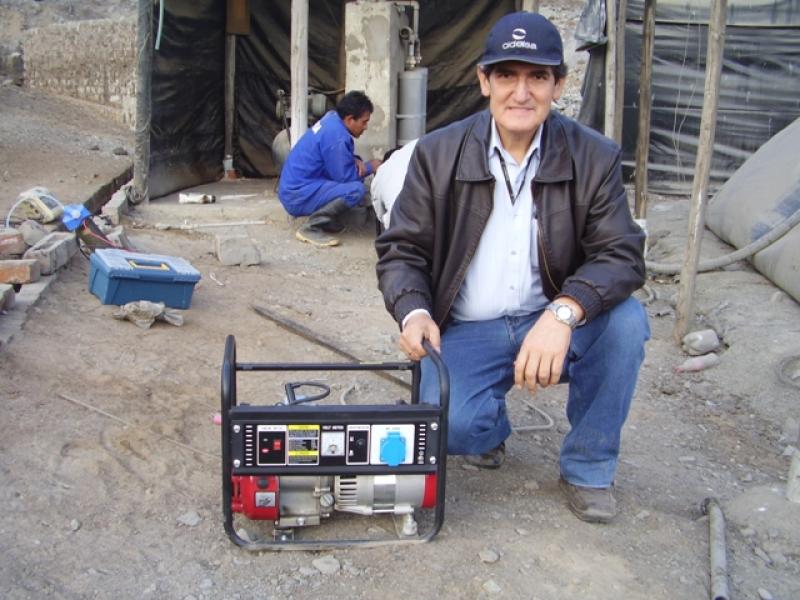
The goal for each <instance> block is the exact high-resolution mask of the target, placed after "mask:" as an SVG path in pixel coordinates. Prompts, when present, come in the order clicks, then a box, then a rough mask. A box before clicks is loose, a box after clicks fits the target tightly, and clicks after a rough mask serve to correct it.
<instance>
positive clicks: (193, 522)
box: [178, 510, 203, 527]
mask: <svg viewBox="0 0 800 600" xmlns="http://www.w3.org/2000/svg"><path fill="white" fill-rule="evenodd" d="M202 520H203V517H201V516H200V515H199V514H198V513H197V511H195V510H190V511H189V512H185V513H183V514H182V515H181V516H180V517H178V523H180V524H181V525H186V526H187V527H196V526H197V525H199V524H200V522H201V521H202Z"/></svg>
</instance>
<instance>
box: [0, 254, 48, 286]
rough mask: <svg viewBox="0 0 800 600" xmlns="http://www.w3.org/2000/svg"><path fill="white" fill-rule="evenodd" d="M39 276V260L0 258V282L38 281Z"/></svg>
mask: <svg viewBox="0 0 800 600" xmlns="http://www.w3.org/2000/svg"><path fill="white" fill-rule="evenodd" d="M40 277H41V267H40V266H39V261H36V260H33V259H22V260H0V283H33V282H34V281H39V278H40Z"/></svg>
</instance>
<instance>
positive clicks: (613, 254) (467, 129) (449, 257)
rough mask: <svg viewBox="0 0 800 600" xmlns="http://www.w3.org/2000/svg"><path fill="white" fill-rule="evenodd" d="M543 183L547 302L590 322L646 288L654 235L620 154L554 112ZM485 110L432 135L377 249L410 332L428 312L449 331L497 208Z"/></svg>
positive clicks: (391, 296) (391, 300)
mask: <svg viewBox="0 0 800 600" xmlns="http://www.w3.org/2000/svg"><path fill="white" fill-rule="evenodd" d="M543 126H544V131H543V132H542V146H541V162H540V164H539V169H538V171H537V173H536V176H535V178H534V180H533V183H532V186H533V198H534V204H535V208H536V215H537V223H538V227H539V231H538V234H539V235H538V239H539V248H538V252H539V265H540V267H539V270H540V272H541V279H542V285H543V288H544V293H545V295H546V296H547V297H548V298H550V299H553V298H555V297H556V296H568V297H570V298H573V299H574V300H576V301H577V302H578V303H580V305H581V306H582V307H583V309H584V311H585V312H586V319H587V321H590V320H591V319H592V318H594V317H595V316H597V315H598V314H599V313H600V312H603V311H607V310H609V309H610V308H612V307H613V306H614V305H616V304H617V303H619V302H621V301H623V300H625V299H626V298H628V296H630V294H631V293H633V291H634V290H636V289H637V288H639V287H640V286H641V285H642V284H643V283H644V277H645V266H644V257H643V248H644V237H645V236H644V233H643V232H642V230H641V228H640V227H639V226H638V225H637V224H636V223H635V222H634V221H633V219H632V217H631V213H630V209H629V208H628V203H627V199H626V196H625V189H624V187H623V184H622V169H621V162H620V160H621V159H620V149H619V146H617V145H616V144H615V143H614V142H612V141H611V140H609V139H607V138H605V137H603V136H601V135H600V134H598V133H597V132H595V131H593V130H591V129H589V128H587V127H584V126H583V125H580V124H579V123H576V122H575V121H573V120H571V119H568V118H566V117H564V116H562V115H559V114H558V113H555V112H551V113H550V115H549V116H548V118H547V120H546V121H545V123H544V125H543ZM490 127H491V115H490V114H489V111H488V110H487V111H483V112H480V113H477V114H475V115H472V116H470V117H468V118H466V119H464V120H462V121H458V122H456V123H453V124H452V125H449V126H447V127H445V128H442V129H439V130H437V131H434V132H432V133H430V134H428V135H426V136H424V137H423V138H422V139H421V140H420V141H419V143H418V144H417V147H416V149H415V150H414V155H413V157H412V159H411V162H410V164H409V168H408V173H407V175H406V179H405V183H404V185H403V190H402V191H401V192H400V195H399V196H398V197H397V200H396V202H395V206H394V208H393V210H392V219H391V226H390V227H389V228H388V229H387V230H386V231H385V232H383V234H381V235H380V236H379V237H378V239H377V240H376V242H375V248H376V250H377V252H378V264H377V273H378V285H379V287H380V289H381V291H382V292H383V297H384V300H385V302H386V307H387V309H388V310H389V312H390V313H391V314H392V315H394V318H395V320H397V322H398V323H401V322H402V320H403V317H405V316H406V315H407V314H408V313H409V312H410V311H411V310H414V309H416V308H425V309H427V310H428V311H429V312H430V313H431V315H432V316H433V318H434V320H435V321H436V323H437V324H438V325H439V327H442V328H443V327H444V326H446V324H447V321H448V319H449V316H450V309H451V307H452V305H453V301H454V300H455V298H456V295H457V294H458V291H459V289H460V287H461V284H462V282H463V281H464V275H465V274H466V272H467V268H468V267H469V264H470V261H471V260H472V257H473V255H474V254H475V250H476V248H477V247H478V242H479V240H480V238H481V235H482V234H483V230H484V227H485V226H486V222H487V220H488V219H489V215H490V213H491V211H492V206H493V193H494V185H495V179H494V177H493V176H492V175H491V173H490V172H489V165H488V160H487V151H488V145H489V139H490Z"/></svg>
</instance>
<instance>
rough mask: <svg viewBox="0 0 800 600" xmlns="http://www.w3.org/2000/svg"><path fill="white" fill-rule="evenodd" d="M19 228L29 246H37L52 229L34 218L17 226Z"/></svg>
mask: <svg viewBox="0 0 800 600" xmlns="http://www.w3.org/2000/svg"><path fill="white" fill-rule="evenodd" d="M17 229H18V230H19V232H20V233H21V234H22V237H23V238H24V239H25V243H26V244H28V246H35V245H36V244H37V243H38V242H39V241H40V240H41V239H42V238H43V237H44V236H46V235H47V234H48V233H50V229H48V228H47V227H45V226H44V225H42V224H41V223H39V222H37V221H34V220H33V219H28V220H27V221H23V222H22V223H20V224H19V225H18V226H17Z"/></svg>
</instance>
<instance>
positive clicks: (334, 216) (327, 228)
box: [308, 198, 350, 234]
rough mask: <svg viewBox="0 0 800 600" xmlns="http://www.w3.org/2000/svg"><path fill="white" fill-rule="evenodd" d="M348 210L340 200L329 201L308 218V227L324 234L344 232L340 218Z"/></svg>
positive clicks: (345, 204)
mask: <svg viewBox="0 0 800 600" xmlns="http://www.w3.org/2000/svg"><path fill="white" fill-rule="evenodd" d="M348 210H350V207H349V206H348V205H347V202H345V201H344V200H342V199H341V198H336V199H335V200H331V201H330V202H328V203H327V204H326V205H325V206H323V207H322V208H318V209H317V210H315V211H314V212H313V213H311V215H310V216H309V217H308V226H310V227H313V228H315V229H318V230H320V231H324V232H325V233H334V234H336V233H341V232H342V231H344V225H343V224H342V221H341V217H342V216H343V215H344V214H345V213H346V212H347V211H348Z"/></svg>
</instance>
